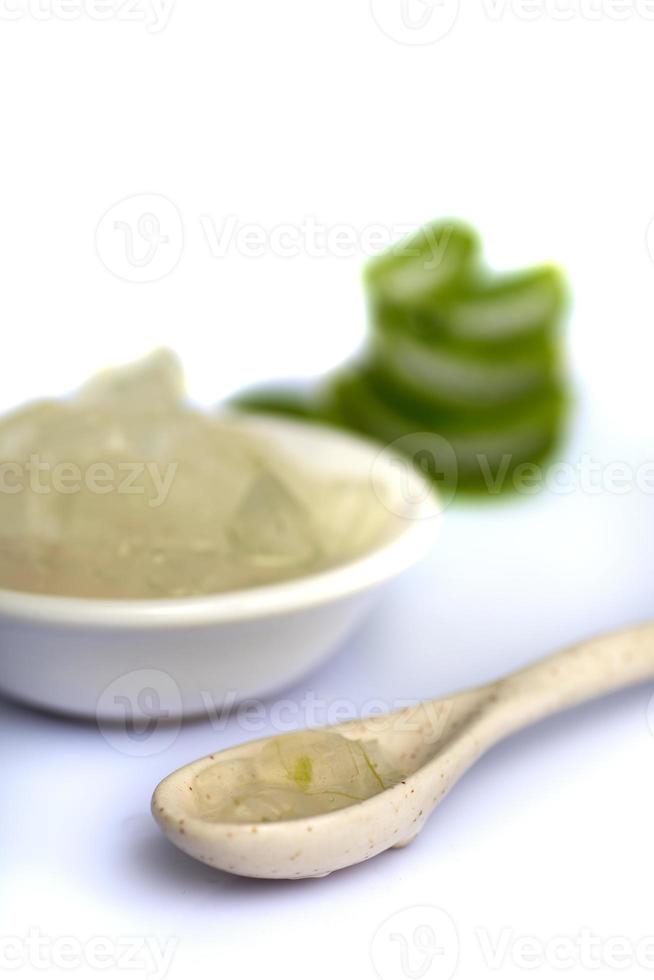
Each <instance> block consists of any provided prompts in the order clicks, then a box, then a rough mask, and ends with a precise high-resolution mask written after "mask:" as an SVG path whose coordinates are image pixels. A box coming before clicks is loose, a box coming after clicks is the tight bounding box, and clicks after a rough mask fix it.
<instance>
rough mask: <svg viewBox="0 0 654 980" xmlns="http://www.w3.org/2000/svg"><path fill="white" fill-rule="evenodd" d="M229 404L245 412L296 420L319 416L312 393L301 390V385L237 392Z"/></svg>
mask: <svg viewBox="0 0 654 980" xmlns="http://www.w3.org/2000/svg"><path fill="white" fill-rule="evenodd" d="M230 404H231V405H233V406H234V407H235V408H239V409H243V410H244V411H247V412H262V413H263V414H266V415H290V416H294V417H296V418H301V419H308V420H316V419H319V418H320V416H321V406H320V405H319V404H318V401H317V399H316V397H315V395H314V394H313V393H312V392H307V391H306V390H303V388H302V386H301V383H300V382H298V384H297V385H296V386H293V385H292V384H289V385H285V386H283V387H282V386H277V385H271V386H265V387H264V386H262V387H260V388H251V389H249V390H246V391H242V392H239V393H238V394H237V395H236V396H235V397H234V398H233V399H232V400H231V401H230Z"/></svg>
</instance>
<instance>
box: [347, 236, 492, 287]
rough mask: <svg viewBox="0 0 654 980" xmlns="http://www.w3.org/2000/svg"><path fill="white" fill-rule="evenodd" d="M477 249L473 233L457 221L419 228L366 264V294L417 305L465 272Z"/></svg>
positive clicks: (451, 285) (476, 241) (454, 281)
mask: <svg viewBox="0 0 654 980" xmlns="http://www.w3.org/2000/svg"><path fill="white" fill-rule="evenodd" d="M478 252H479V240H478V238H477V235H476V233H475V232H474V231H473V230H472V229H471V228H468V227H467V225H464V224H463V223H461V222H458V221H441V222H437V223H434V224H430V225H425V226H424V227H422V228H420V229H419V230H418V231H417V232H416V233H415V234H413V235H410V236H409V237H407V238H404V239H403V240H402V241H401V242H398V243H397V244H396V245H394V246H393V247H392V248H390V249H388V251H386V252H384V253H383V254H382V255H380V256H378V257H376V258H374V259H372V261H370V262H369V263H368V265H367V266H366V269H365V272H364V281H365V284H366V288H367V290H368V293H369V294H370V295H372V296H374V297H375V298H376V299H377V300H378V301H381V300H384V301H386V302H390V303H400V304H405V303H409V304H411V305H419V304H420V303H421V302H425V301H429V300H431V299H434V298H435V297H437V296H438V295H440V294H442V293H445V292H446V291H447V290H448V289H451V288H453V287H454V284H455V283H456V282H457V281H458V280H459V279H461V278H463V277H465V276H467V275H468V270H469V267H470V263H471V262H472V260H474V259H475V258H476V257H477V255H478Z"/></svg>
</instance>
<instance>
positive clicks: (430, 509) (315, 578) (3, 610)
mask: <svg viewBox="0 0 654 980" xmlns="http://www.w3.org/2000/svg"><path fill="white" fill-rule="evenodd" d="M226 414H227V413H226ZM228 414H229V415H230V416H231V417H236V416H238V418H239V419H242V420H243V421H244V423H245V424H248V425H252V426H253V427H257V426H259V425H260V424H264V425H265V426H266V427H268V428H269V429H271V430H275V429H277V430H282V429H284V430H286V431H287V432H289V431H291V430H293V429H295V430H296V431H298V432H300V431H302V430H304V431H305V433H306V432H308V430H311V432H312V436H314V437H318V438H321V437H322V436H327V437H328V438H329V439H330V440H332V441H334V440H340V441H342V442H343V443H347V444H349V446H350V447H351V448H354V449H358V450H360V451H361V452H366V453H368V455H369V456H370V459H371V461H372V456H371V455H370V454H371V453H374V454H375V458H376V457H377V456H378V455H379V453H381V452H382V451H383V450H384V448H387V449H388V447H384V446H383V444H381V443H379V442H375V441H374V440H372V439H368V438H366V437H364V436H359V435H356V434H354V433H351V432H345V431H342V430H340V429H336V428H335V427H333V426H329V425H324V424H320V425H317V424H316V423H312V422H306V421H304V420H300V419H289V418H283V419H282V418H278V417H275V416H271V415H263V414H258V413H252V414H250V413H248V414H247V416H245V415H241V413H237V412H232V411H230V412H229V413H228ZM393 455H395V456H396V457H397V458H399V454H392V452H391V458H392V457H393ZM417 478H418V479H419V481H421V483H422V485H423V488H424V491H425V493H424V497H423V498H422V499H421V500H420V501H419V503H418V504H417V505H415V507H414V510H413V513H412V515H411V517H410V518H408V519H406V520H405V523H404V526H403V527H401V528H400V530H399V531H398V532H397V533H395V534H394V535H393V536H392V537H391V538H390V540H388V541H386V542H384V543H382V544H378V545H376V546H374V547H372V548H371V549H370V550H369V551H368V552H366V553H365V554H363V555H361V556H360V557H358V558H355V559H352V560H350V561H347V562H343V563H342V564H339V565H336V566H334V567H333V568H329V569H327V570H325V571H322V572H317V573H314V574H312V575H304V576H300V577H298V578H293V579H288V580H286V581H282V582H276V583H273V584H271V585H261V586H255V587H253V588H247V589H235V590H231V591H227V592H219V593H215V594H211V595H206V596H192V597H185V598H179V599H101V598H86V597H75V596H57V595H48V594H43V593H36V592H19V591H15V590H11V589H1V588H0V617H1V618H2V619H3V620H5V621H7V620H8V619H10V620H13V621H21V622H31V623H35V624H49V625H62V626H68V627H75V626H77V627H80V628H89V627H107V628H112V629H130V630H131V629H139V628H145V629H148V628H160V627H179V628H184V627H189V626H197V627H202V626H212V625H217V624H219V623H235V622H243V621H246V620H256V619H260V618H263V617H268V616H276V615H284V614H286V613H291V612H295V611H301V610H305V609H308V608H312V607H317V606H321V605H325V604H328V603H330V602H334V601H337V600H339V599H343V598H346V597H348V596H353V595H356V594H357V593H361V592H364V591H366V590H368V589H370V588H373V587H374V586H376V585H381V584H382V583H384V582H386V581H388V580H389V579H391V578H393V577H395V576H396V575H398V574H400V573H401V572H403V571H405V570H406V569H408V568H409V567H410V566H411V565H413V564H415V563H416V562H417V561H418V560H419V559H420V558H422V557H423V556H424V555H426V553H427V552H428V551H429V550H430V548H431V546H432V544H433V542H434V541H435V539H436V536H437V534H438V532H439V530H440V525H441V521H442V502H441V498H440V494H439V493H438V491H437V489H436V488H435V487H434V486H433V485H432V484H431V483H429V482H428V481H427V479H426V478H425V477H423V476H422V475H421V474H417Z"/></svg>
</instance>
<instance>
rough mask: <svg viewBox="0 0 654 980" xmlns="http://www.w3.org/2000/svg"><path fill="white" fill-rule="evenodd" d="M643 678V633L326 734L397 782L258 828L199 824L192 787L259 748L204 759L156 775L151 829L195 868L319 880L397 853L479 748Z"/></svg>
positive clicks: (252, 745) (585, 646)
mask: <svg viewBox="0 0 654 980" xmlns="http://www.w3.org/2000/svg"><path fill="white" fill-rule="evenodd" d="M652 679H654V624H646V625H642V626H637V627H634V628H632V629H627V630H623V631H621V632H618V633H611V634H607V635H605V636H600V637H597V638H594V639H590V640H587V641H586V642H583V643H580V644H578V645H576V646H573V647H571V648H569V649H567V650H564V651H563V652H561V653H559V654H557V655H555V656H553V657H549V658H547V659H545V660H542V661H539V662H537V663H535V664H533V665H532V666H530V667H527V668H526V669H524V670H521V671H519V672H517V673H515V674H511V675H510V676H507V677H504V678H502V679H500V680H498V681H496V682H494V683H491V684H488V685H486V686H484V687H480V688H476V689H473V690H470V691H463V692H461V693H459V694H454V695H452V696H450V697H445V698H439V699H437V700H434V701H425V702H422V703H420V704H418V705H416V706H415V707H409V708H405V709H403V710H401V711H398V712H394V713H392V714H388V715H384V716H375V717H373V718H367V719H362V720H357V721H350V722H346V723H345V724H341V725H336V726H333V727H332V728H331V729H329V730H330V731H332V732H337V733H338V734H340V735H343V736H345V737H346V738H354V739H361V740H363V741H364V743H365V741H366V740H370V741H375V742H376V744H377V745H378V746H379V747H380V749H381V750H382V751H383V752H384V754H385V756H386V757H387V758H388V760H389V762H390V763H391V764H392V765H393V766H394V767H395V768H396V769H397V770H398V771H399V772H401V773H405V774H406V777H405V778H403V779H402V780H401V781H400V782H398V783H396V784H395V785H394V786H392V787H391V788H389V789H385V790H383V791H382V792H379V793H377V795H375V796H371V797H370V798H369V799H366V800H364V801H363V802H357V803H354V804H352V805H351V806H346V807H344V808H343V809H340V810H336V811H333V812H331V813H325V814H320V815H319V816H313V817H310V818H300V819H293V820H283V821H278V822H270V823H252V824H247V823H217V822H212V821H209V820H207V819H204V818H203V817H202V816H201V815H200V811H199V808H198V805H197V803H196V800H195V798H194V785H193V784H194V780H195V777H196V776H197V775H198V773H200V772H201V771H202V770H203V769H205V768H206V767H207V766H212V765H215V763H216V761H221V762H222V761H228V760H229V759H236V758H238V759H243V758H246V757H247V756H248V755H249V754H254V753H256V752H258V751H259V750H260V749H261V746H262V745H263V744H264V743H265V741H266V740H265V739H259V740H257V741H255V742H249V743H247V744H245V745H239V746H235V747H233V748H230V749H227V750H226V751H223V752H220V753H216V754H213V755H208V756H205V757H204V758H202V759H198V760H196V761H195V762H191V763H189V764H188V765H186V766H184V767H183V768H181V769H178V770H177V771H176V772H173V773H171V775H169V776H167V777H166V778H165V779H164V780H163V781H162V782H161V783H160V784H159V785H158V786H157V788H156V790H155V792H154V795H153V798H152V812H153V815H154V818H155V820H156V821H157V823H158V824H159V826H160V827H161V829H162V830H163V831H164V833H165V834H166V835H167V836H168V838H169V839H170V840H171V841H172V842H173V844H175V845H176V846H177V847H179V848H181V849H182V850H183V851H186V853H187V854H190V855H191V856H192V857H194V858H196V859H197V860H198V861H203V862H204V863H205V864H208V865H211V866H212V867H214V868H220V869H222V870H223V871H229V872H231V873H233V874H238V875H246V876H248V877H254V878H305V877H319V876H323V875H327V874H330V873H331V872H332V871H337V870H338V869H339V868H345V867H348V866H349V865H352V864H357V863H359V862H361V861H365V860H367V859H368V858H371V857H374V856H375V855H376V854H379V853H380V852H382V851H385V850H387V849H388V848H391V847H402V846H403V845H405V844H408V843H409V842H410V841H411V840H412V839H413V838H414V837H415V836H416V834H417V833H418V832H419V831H420V830H421V828H422V827H423V825H424V823H425V821H426V820H427V818H428V816H429V815H430V813H431V812H432V810H434V808H435V807H436V806H437V805H438V803H439V802H440V801H441V800H442V799H443V797H444V796H445V795H446V794H447V793H448V792H449V791H450V790H451V789H452V787H453V786H454V784H455V783H456V782H457V780H458V779H459V778H460V777H461V776H462V775H463V773H464V772H465V771H466V770H467V769H468V768H469V767H470V766H471V765H472V763H473V762H475V761H476V760H477V759H478V758H479V757H480V756H481V755H482V754H483V753H484V752H485V751H486V750H487V749H488V748H490V747H491V746H492V745H494V744H495V743H496V742H498V741H499V740H500V739H502V738H504V737H505V736H507V735H509V734H511V733H512V732H515V731H516V730H518V729H520V728H523V727H525V726H527V725H530V724H532V723H533V722H536V721H538V720H539V719H541V718H544V717H546V716H547V715H550V714H554V713H555V712H557V711H561V710H563V709H565V708H569V707H572V706H573V705H575V704H578V703H580V702H582V701H586V700H589V699H591V698H595V697H599V696H600V695H603V694H607V693H609V692H611V691H616V690H618V689H620V688H623V687H627V686H629V685H631V684H637V683H640V682H643V681H646V680H652Z"/></svg>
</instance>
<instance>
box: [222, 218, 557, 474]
mask: <svg viewBox="0 0 654 980" xmlns="http://www.w3.org/2000/svg"><path fill="white" fill-rule="evenodd" d="M365 286H366V291H367V297H368V307H369V315H370V327H371V330H370V338H369V342H368V344H367V345H366V347H365V349H364V350H363V351H362V352H361V354H360V355H359V357H357V358H356V360H354V361H352V362H351V363H349V364H347V365H345V366H344V367H343V368H341V369H339V370H337V371H335V372H334V373H333V374H331V375H329V376H328V377H327V378H325V379H324V381H323V382H321V384H320V385H318V386H317V388H316V389H315V390H313V391H311V392H308V393H304V394H303V393H302V392H301V391H299V390H297V389H294V388H293V387H292V386H291V387H290V388H289V387H284V388H282V387H279V388H268V389H258V390H256V389H255V390H254V391H250V392H246V393H244V394H242V395H241V396H239V397H238V398H237V404H238V405H240V406H241V407H244V408H247V409H251V410H256V411H266V412H276V413H281V414H292V415H296V416H304V417H308V418H313V419H316V420H319V421H325V422H331V423H332V424H338V425H340V426H342V427H344V428H348V429H353V430H355V431H358V432H363V433H365V434H366V435H369V436H372V437H374V438H376V439H378V440H380V441H381V442H382V443H384V444H388V443H391V442H395V441H396V440H400V446H401V445H402V440H403V439H407V440H408V442H407V445H410V446H411V452H414V451H415V449H416V443H415V440H413V439H409V437H411V436H413V435H414V434H415V433H427V432H431V433H436V434H437V435H438V436H440V437H441V439H444V440H446V441H447V442H448V443H449V444H450V446H451V447H452V449H453V450H454V454H455V456H456V461H457V467H456V469H457V472H456V474H454V473H452V468H451V467H449V468H448V472H449V477H448V479H449V480H450V481H451V480H456V483H457V486H458V487H459V488H461V489H468V490H481V491H484V490H488V488H489V476H490V477H491V478H492V479H493V485H494V486H497V482H496V479H495V478H496V476H497V474H498V472H499V471H500V470H501V472H502V479H503V485H504V486H510V485H511V480H510V477H511V474H512V472H513V471H515V468H516V467H518V466H520V465H521V464H525V463H538V462H540V461H541V460H542V459H543V458H544V457H545V456H546V455H547V454H548V453H549V452H550V451H551V450H552V448H553V446H555V445H556V442H557V440H558V438H559V435H560V432H561V428H562V424H563V419H564V415H565V407H566V396H565V383H564V377H563V366H562V355H561V323H562V320H563V315H564V311H565V306H566V290H565V284H564V281H563V277H562V275H561V273H560V272H559V271H558V270H557V269H556V268H554V267H552V266H543V267H540V268H536V269H529V270H526V271H522V272H517V273H509V274H497V273H492V272H491V271H489V270H488V269H487V268H486V267H485V266H484V265H483V263H482V260H481V248H480V242H479V239H478V237H477V235H476V234H475V233H474V231H472V230H471V229H470V228H468V227H467V226H465V225H463V224H461V223H458V222H453V221H447V222H440V223H437V224H432V225H427V226H425V227H424V228H422V229H420V231H418V232H417V233H416V234H415V235H413V236H411V237H410V238H408V239H405V240H404V241H403V242H401V243H400V244H399V245H397V246H395V247H394V248H392V249H391V250H389V251H388V252H386V253H384V254H383V255H381V256H379V257H378V258H376V259H374V260H373V261H371V262H370V263H369V265H368V267H367V269H366V272H365Z"/></svg>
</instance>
